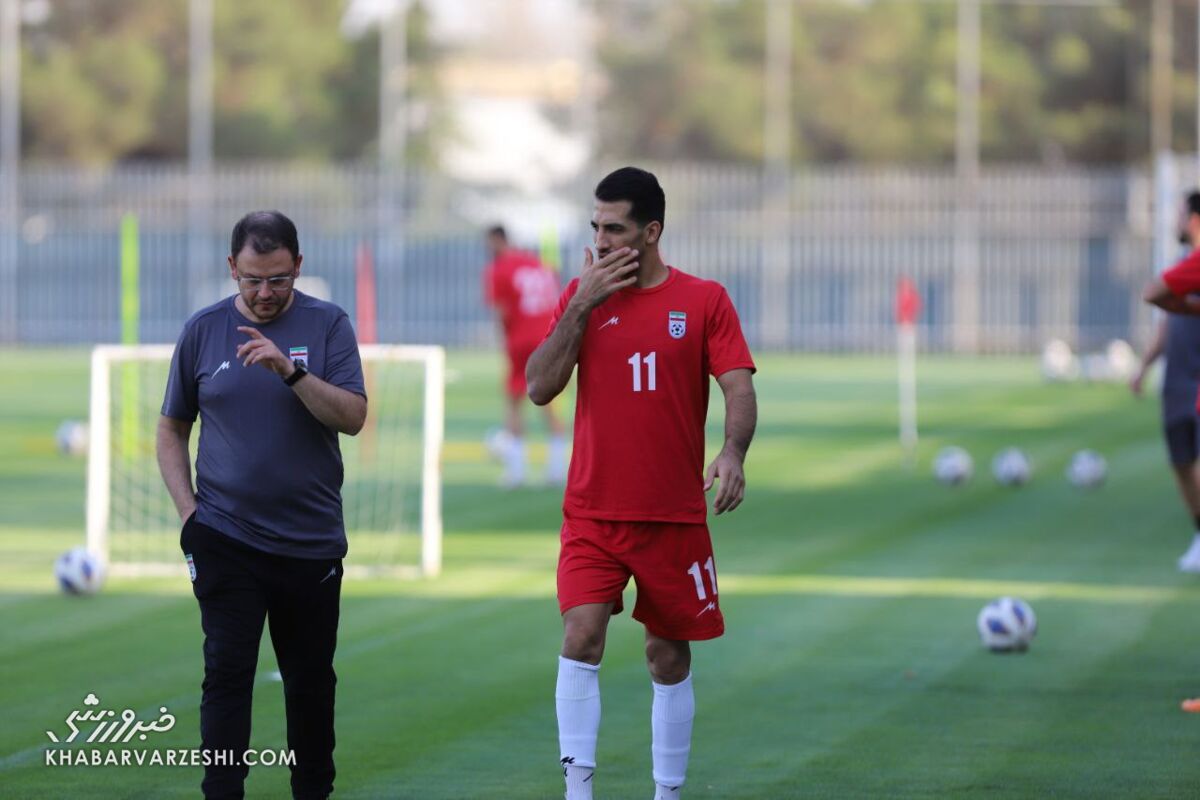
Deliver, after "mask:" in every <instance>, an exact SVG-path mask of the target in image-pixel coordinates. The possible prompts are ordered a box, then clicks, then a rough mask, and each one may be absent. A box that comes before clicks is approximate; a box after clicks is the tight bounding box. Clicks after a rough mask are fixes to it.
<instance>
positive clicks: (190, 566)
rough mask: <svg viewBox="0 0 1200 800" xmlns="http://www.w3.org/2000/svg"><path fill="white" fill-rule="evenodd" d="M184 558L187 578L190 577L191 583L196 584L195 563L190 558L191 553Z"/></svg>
mask: <svg viewBox="0 0 1200 800" xmlns="http://www.w3.org/2000/svg"><path fill="white" fill-rule="evenodd" d="M186 558H187V565H188V577H190V578H191V579H192V583H195V582H196V561H195V559H193V558H192V554H191V553H188V554H187V556H186Z"/></svg>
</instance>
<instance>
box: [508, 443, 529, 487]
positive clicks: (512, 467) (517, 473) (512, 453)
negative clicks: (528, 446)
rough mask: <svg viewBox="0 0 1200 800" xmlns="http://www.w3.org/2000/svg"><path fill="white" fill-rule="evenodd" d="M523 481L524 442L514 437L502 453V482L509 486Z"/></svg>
mask: <svg viewBox="0 0 1200 800" xmlns="http://www.w3.org/2000/svg"><path fill="white" fill-rule="evenodd" d="M524 480H525V440H524V439H522V438H521V437H520V436H514V437H512V439H511V440H510V441H509V443H508V448H507V449H506V450H505V451H504V481H505V483H509V484H516V483H522V482H523V481H524Z"/></svg>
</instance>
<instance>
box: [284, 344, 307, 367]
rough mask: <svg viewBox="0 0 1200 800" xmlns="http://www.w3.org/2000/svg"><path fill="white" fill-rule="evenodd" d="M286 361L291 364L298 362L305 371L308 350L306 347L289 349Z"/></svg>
mask: <svg viewBox="0 0 1200 800" xmlns="http://www.w3.org/2000/svg"><path fill="white" fill-rule="evenodd" d="M288 361H291V362H292V363H293V364H294V363H296V362H297V361H299V362H300V363H301V364H302V365H303V366H304V367H305V368H306V369H307V368H308V348H307V347H289V348H288Z"/></svg>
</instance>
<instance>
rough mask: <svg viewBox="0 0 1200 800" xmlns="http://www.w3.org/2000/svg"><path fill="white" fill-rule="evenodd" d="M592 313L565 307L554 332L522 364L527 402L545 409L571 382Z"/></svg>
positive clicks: (570, 305)
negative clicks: (526, 389) (525, 362)
mask: <svg viewBox="0 0 1200 800" xmlns="http://www.w3.org/2000/svg"><path fill="white" fill-rule="evenodd" d="M590 315H591V311H589V310H587V309H585V308H583V307H582V306H578V305H576V304H574V303H571V304H568V305H567V308H566V310H565V311H564V312H563V315H562V317H560V318H559V320H558V324H557V325H555V326H554V332H553V333H551V334H550V336H549V337H548V338H547V339H546V341H544V342H542V344H541V346H540V347H538V349H537V350H534V351H533V354H532V355H531V356H530V357H529V362H528V363H527V364H526V365H525V383H526V385H527V386H528V392H529V399H530V400H532V401H533V402H534V403H535V404H536V405H539V406H544V405H546V404H547V403H549V402H550V401H551V400H553V399H554V398H555V397H558V395H559V393H560V392H562V390H563V389H565V388H566V386H567V381H569V380H571V372H572V371H573V370H574V369H575V364H576V363H577V362H578V361H579V346H580V344H581V343H582V342H583V332H584V330H585V329H586V327H587V321H588V317H589V316H590Z"/></svg>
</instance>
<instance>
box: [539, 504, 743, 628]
mask: <svg viewBox="0 0 1200 800" xmlns="http://www.w3.org/2000/svg"><path fill="white" fill-rule="evenodd" d="M631 576H632V577H633V579H634V581H636V582H637V603H636V604H635V605H634V607H633V618H634V619H636V620H637V621H638V622H640V623H642V624H643V625H645V626H646V630H648V631H650V633H652V634H654V635H655V636H660V637H662V638H664V639H675V640H678V641H699V640H702V639H715V638H717V637H718V636H720V635H721V634H722V633H724V632H725V618H724V617H723V616H722V615H721V607H720V605H719V604H718V603H717V567H716V563H715V562H714V561H713V550H712V539H710V538H709V535H708V526H707V525H705V524H704V523H698V524H697V523H679V522H617V521H612V520H602V519H584V518H581V517H566V518H564V519H563V527H562V549H561V550H560V551H559V555H558V608H559V611H561V612H566V611H567V610H568V609H571V608H574V607H575V606H580V605H584V604H585V603H612V604H613V613H614V614H619V613H621V610H622V609H623V608H624V605H625V604H624V602H622V598H621V593H622V592H623V591H624V590H625V585H626V584H627V583H629V578H630V577H631Z"/></svg>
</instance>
